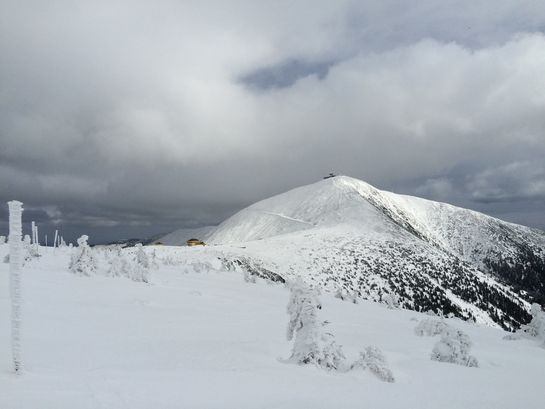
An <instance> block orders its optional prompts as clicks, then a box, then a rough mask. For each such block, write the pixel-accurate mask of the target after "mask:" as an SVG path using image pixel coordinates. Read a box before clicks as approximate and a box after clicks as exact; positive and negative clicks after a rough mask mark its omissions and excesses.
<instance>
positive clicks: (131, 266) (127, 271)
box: [107, 244, 150, 283]
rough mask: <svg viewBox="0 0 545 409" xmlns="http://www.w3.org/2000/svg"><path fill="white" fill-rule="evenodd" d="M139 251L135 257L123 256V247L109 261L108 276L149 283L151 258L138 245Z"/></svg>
mask: <svg viewBox="0 0 545 409" xmlns="http://www.w3.org/2000/svg"><path fill="white" fill-rule="evenodd" d="M136 247H137V250H136V254H135V255H134V256H132V257H131V256H130V255H125V254H123V250H122V249H121V247H119V248H118V249H117V252H116V254H115V255H113V256H112V257H111V259H110V260H109V264H110V268H109V269H108V272H107V275H108V276H110V277H126V278H130V279H131V280H133V281H138V282H143V283H148V282H149V265H150V262H149V258H148V256H147V254H146V252H145V251H144V250H143V248H142V245H141V244H140V245H138V244H137V245H136Z"/></svg>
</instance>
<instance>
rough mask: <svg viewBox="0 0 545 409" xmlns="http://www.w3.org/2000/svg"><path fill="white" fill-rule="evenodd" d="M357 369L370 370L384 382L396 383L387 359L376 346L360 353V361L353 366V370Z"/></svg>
mask: <svg viewBox="0 0 545 409" xmlns="http://www.w3.org/2000/svg"><path fill="white" fill-rule="evenodd" d="M356 368H361V369H368V370H369V371H371V372H372V373H373V374H374V375H375V376H376V377H377V378H379V379H380V380H382V381H385V382H394V381H395V379H394V375H393V374H392V371H391V370H390V368H388V363H387V362H386V357H385V356H384V354H383V353H382V351H381V350H380V349H379V348H377V347H376V346H369V347H367V348H365V351H364V352H360V357H359V359H358V360H357V361H356V362H354V363H353V364H352V366H351V369H356Z"/></svg>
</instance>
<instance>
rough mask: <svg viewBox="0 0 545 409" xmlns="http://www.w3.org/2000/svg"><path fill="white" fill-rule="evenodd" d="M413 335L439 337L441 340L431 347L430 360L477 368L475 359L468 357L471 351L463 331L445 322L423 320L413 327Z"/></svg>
mask: <svg viewBox="0 0 545 409" xmlns="http://www.w3.org/2000/svg"><path fill="white" fill-rule="evenodd" d="M414 333H415V334H416V335H418V336H424V335H426V336H430V337H433V336H436V335H440V336H441V339H440V340H439V341H438V342H437V343H436V344H435V346H434V347H433V350H432V353H431V359H432V360H434V361H440V362H450V363H454V364H458V365H464V366H473V367H478V366H479V364H478V361H477V359H476V358H475V357H474V356H472V355H469V350H470V349H471V340H470V339H469V336H468V335H467V334H466V333H464V332H463V331H461V330H457V329H456V328H453V327H451V326H450V325H448V324H447V323H446V322H445V321H443V320H440V321H439V320H433V319H430V318H426V319H423V320H422V321H420V322H419V323H418V325H417V326H416V327H415V329H414Z"/></svg>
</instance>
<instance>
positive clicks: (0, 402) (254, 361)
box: [0, 245, 545, 409]
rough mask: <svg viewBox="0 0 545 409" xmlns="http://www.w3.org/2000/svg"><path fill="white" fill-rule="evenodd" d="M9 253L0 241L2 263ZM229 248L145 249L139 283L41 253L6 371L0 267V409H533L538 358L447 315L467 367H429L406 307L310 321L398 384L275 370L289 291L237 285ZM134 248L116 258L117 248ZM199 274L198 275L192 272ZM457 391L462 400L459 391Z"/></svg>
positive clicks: (354, 310)
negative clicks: (16, 356) (370, 358)
mask: <svg viewBox="0 0 545 409" xmlns="http://www.w3.org/2000/svg"><path fill="white" fill-rule="evenodd" d="M7 247H8V246H5V245H4V246H2V245H0V260H1V259H3V257H4V256H5V254H6V252H7ZM234 248H235V247H232V248H231V247H228V246H225V247H222V246H218V247H208V248H187V247H176V248H175V247H168V246H157V247H154V248H153V249H152V248H146V249H145V250H146V251H147V252H148V253H152V252H153V251H155V254H156V256H157V260H156V261H158V264H159V268H158V269H156V270H152V274H151V283H150V284H144V283H135V282H132V281H130V280H128V279H124V278H111V277H105V274H106V267H107V263H106V260H105V259H104V257H103V256H101V255H100V254H99V256H97V258H98V261H99V268H98V270H97V272H96V275H93V276H91V277H79V276H75V275H73V274H71V273H69V272H68V264H69V260H70V252H69V250H68V249H51V248H48V249H44V248H42V249H40V251H41V253H42V257H40V258H37V259H32V260H31V261H29V262H28V263H27V265H26V266H25V267H24V269H23V289H24V291H23V322H22V328H23V349H22V351H23V354H22V356H23V361H24V366H25V372H24V373H23V375H21V376H17V375H14V374H12V373H11V372H10V371H11V369H10V355H9V326H8V325H9V320H8V315H9V312H8V297H7V294H8V287H9V283H8V265H7V264H5V263H0V408H2V409H4V408H5V409H15V408H17V409H36V408H40V409H74V408H77V409H126V408H131V409H149V408H154V409H175V408H191V409H193V408H195V409H196V408H203V409H204V408H206V409H261V408H263V409H265V408H283V409H307V408H308V409H310V408H313V409H314V408H343V409H350V408H362V407H369V408H376V409H387V408H388V409H390V408H399V407H407V408H423V409H425V408H434V409H435V408H444V409H459V408H467V409H477V408H478V409H481V408H495V409H513V408H525V409H540V408H542V407H543V406H544V404H545V398H544V396H543V390H545V378H544V376H543V368H544V367H545V350H544V349H543V348H542V347H539V345H538V343H537V342H534V341H531V340H527V339H523V340H519V341H505V340H503V339H502V338H503V337H504V335H505V334H506V333H505V332H504V331H501V330H499V329H494V328H489V327H483V326H478V325H473V324H470V323H467V322H462V321H460V320H457V319H447V320H446V322H448V323H449V324H450V325H452V326H454V327H455V328H457V329H460V330H463V331H464V332H466V333H467V334H468V335H469V337H470V338H471V340H472V341H473V347H472V350H471V353H472V354H473V355H474V356H475V357H476V358H477V359H478V360H479V365H480V367H479V368H468V367H463V366H458V365H453V364H448V363H441V362H436V361H432V360H430V353H431V350H432V348H433V345H434V344H435V342H436V341H437V339H436V338H432V337H417V336H415V334H414V328H415V326H416V325H417V324H418V321H420V320H422V319H424V318H429V317H427V316H426V315H424V314H420V313H417V312H414V311H408V310H399V309H394V310H390V309H387V308H385V306H384V305H380V304H377V303H372V302H368V301H362V302H360V303H359V304H353V303H351V302H343V301H341V300H339V299H336V298H334V297H332V296H331V295H328V294H323V295H322V296H321V301H322V305H323V308H322V309H321V310H320V312H319V314H320V318H321V319H324V320H328V321H330V322H331V324H330V325H329V326H328V329H329V331H331V332H332V333H334V334H335V337H336V340H337V342H338V343H339V344H341V345H342V346H343V349H344V351H345V354H346V355H347V358H348V359H350V360H353V359H355V358H356V357H357V354H358V352H359V351H361V350H362V349H363V348H364V347H365V346H367V345H377V346H378V347H379V348H381V349H382V351H383V352H384V354H385V356H386V358H387V360H388V364H389V366H390V368H391V370H392V372H393V374H394V376H395V378H396V381H395V383H385V382H381V381H380V380H378V379H377V378H375V377H374V376H373V375H372V374H371V373H370V372H369V371H363V370H355V371H350V372H348V373H339V372H327V371H323V370H319V369H317V368H315V367H313V366H297V365H294V364H288V363H284V362H282V361H281V360H279V358H286V357H288V356H289V353H290V349H291V343H290V342H288V341H286V338H285V336H286V335H285V334H286V326H287V323H288V315H287V314H286V304H287V302H288V298H289V293H288V290H287V289H286V288H285V287H284V286H283V285H268V284H265V283H264V282H261V281H259V280H258V282H257V283H256V284H251V283H247V282H245V281H244V280H243V276H242V274H240V273H237V272H234V271H227V270H225V269H224V268H223V267H222V263H221V262H220V260H218V257H219V258H221V257H227V256H229V251H230V250H229V249H233V250H234ZM133 251H134V249H124V250H123V253H124V254H127V253H130V252H133ZM198 271H200V272H198ZM456 391H463V393H457V392H456Z"/></svg>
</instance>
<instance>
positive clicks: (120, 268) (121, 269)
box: [108, 247, 129, 277]
mask: <svg viewBox="0 0 545 409" xmlns="http://www.w3.org/2000/svg"><path fill="white" fill-rule="evenodd" d="M109 263H110V268H109V269H108V275H109V276H110V277H129V266H128V261H127V259H126V258H125V257H124V255H123V252H122V250H121V247H119V248H118V249H117V253H116V254H114V255H113V256H112V258H111V259H110V261H109Z"/></svg>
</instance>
